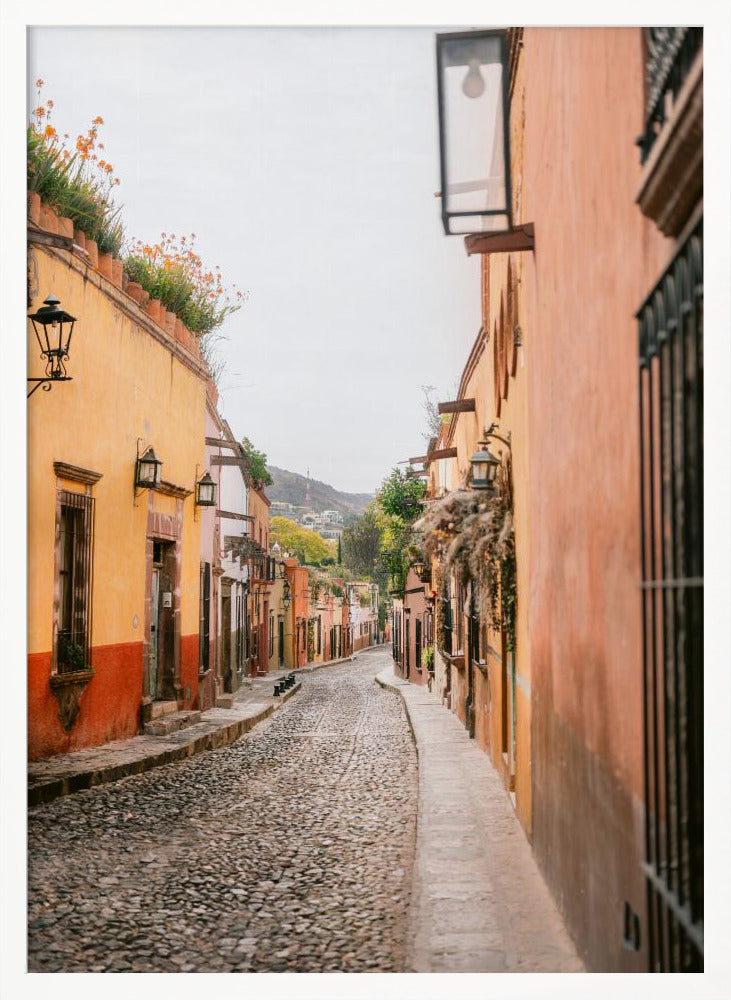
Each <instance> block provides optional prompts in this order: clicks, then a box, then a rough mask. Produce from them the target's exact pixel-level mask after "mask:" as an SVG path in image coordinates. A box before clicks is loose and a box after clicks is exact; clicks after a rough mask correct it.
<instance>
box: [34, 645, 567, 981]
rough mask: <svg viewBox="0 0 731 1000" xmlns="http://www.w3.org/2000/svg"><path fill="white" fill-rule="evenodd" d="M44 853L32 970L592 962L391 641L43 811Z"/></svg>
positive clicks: (471, 759) (485, 968)
mask: <svg viewBox="0 0 731 1000" xmlns="http://www.w3.org/2000/svg"><path fill="white" fill-rule="evenodd" d="M376 682H377V683H376ZM412 733H413V738H412ZM417 757H418V761H419V766H418V767H417ZM417 787H418V794H417ZM417 816H418V822H417ZM417 827H418V834H417ZM29 861H30V865H29V868H30V872H31V882H30V887H29V899H30V914H29V917H30V922H29V927H30V940H29V952H30V968H31V970H32V971H38V972H48V971H57V972H61V971H63V972H74V971H80V970H82V969H84V970H89V971H92V972H114V971H116V972H125V971H132V972H195V971H220V972H226V971H235V972H248V971H251V972H285V971H297V972H308V971H309V972H321V971H322V972H326V971H331V972H336V971H338V972H358V971H359V972H405V971H407V972H408V971H417V972H418V971H433V972H440V971H441V972H443V971H465V972H494V971H544V972H557V971H581V970H582V969H583V965H582V963H581V961H580V960H579V958H578V957H577V955H576V952H575V950H574V948H573V945H572V944H571V941H570V939H569V938H568V936H567V934H566V932H565V929H564V927H563V924H562V921H561V918H560V916H559V913H558V911H557V909H556V908H555V906H554V904H553V903H552V901H551V899H550V896H549V894H548V890H547V889H546V886H545V884H544V882H543V880H542V878H541V876H540V874H539V872H538V869H537V866H536V864H535V861H534V860H533V858H532V856H531V852H530V848H529V845H528V842H527V840H526V839H525V837H524V835H523V833H522V830H521V829H520V825H519V823H518V820H517V818H516V817H515V815H514V813H513V810H512V808H511V806H510V802H509V799H508V797H507V795H506V793H505V791H504V789H503V788H502V786H501V783H500V781H499V779H498V777H497V775H496V774H495V773H494V771H493V768H492V766H491V765H490V763H489V762H488V760H487V759H486V758H485V757H484V755H482V754H481V753H480V751H479V750H478V749H477V748H476V747H475V746H474V743H473V742H472V741H471V740H470V739H469V737H468V735H467V734H466V732H465V731H464V729H463V727H461V726H460V724H459V723H458V721H457V720H456V719H455V718H454V716H453V715H452V714H451V713H450V712H448V711H446V710H445V709H444V707H443V706H441V705H440V704H439V703H438V701H437V700H436V697H435V696H433V695H430V694H427V692H426V691H425V690H424V689H421V688H419V687H414V686H412V685H408V684H404V682H402V681H400V680H399V679H398V678H397V677H396V675H395V674H394V673H393V665H392V659H391V656H390V650H388V649H383V648H381V649H373V650H369V651H368V652H365V653H362V654H360V655H359V657H358V658H357V659H356V660H355V661H354V662H352V663H347V664H339V665H338V666H336V667H332V668H328V669H326V670H324V671H318V672H316V673H314V674H311V675H309V676H308V677H307V678H306V679H304V682H303V685H302V690H301V691H299V692H298V693H297V696H296V697H295V698H294V699H293V700H292V701H291V702H289V703H288V704H287V705H285V706H284V707H283V708H282V710H281V711H280V712H279V713H278V714H277V715H276V716H275V717H273V718H270V719H269V720H267V721H266V722H264V723H263V724H261V725H260V726H258V727H256V728H255V729H254V730H253V731H252V732H250V733H248V734H247V735H246V736H245V737H244V738H243V739H241V740H239V741H238V742H237V743H235V744H234V745H232V746H230V747H227V748H225V749H220V750H216V751H212V752H210V753H202V754H199V755H198V756H196V757H195V758H193V759H192V760H189V761H184V762H178V763H174V764H169V765H166V766H164V767H162V768H158V769H156V770H154V771H152V772H148V773H146V774H142V775H137V776H134V777H129V778H125V779H123V780H121V781H118V782H116V783H112V784H110V785H104V786H102V787H97V788H92V789H88V790H84V791H82V792H79V793H78V794H75V795H70V796H66V797H65V798H62V799H61V800H59V801H56V802H54V803H50V804H48V805H43V806H39V807H36V808H35V809H31V810H30V814H29ZM69 925H73V926H74V928H75V929H76V933H74V935H72V936H70V935H69V934H68V927H69Z"/></svg>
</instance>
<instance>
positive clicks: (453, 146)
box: [437, 28, 533, 253]
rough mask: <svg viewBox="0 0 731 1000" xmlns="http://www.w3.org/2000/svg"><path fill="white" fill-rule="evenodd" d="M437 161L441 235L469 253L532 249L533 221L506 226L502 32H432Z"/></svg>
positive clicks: (506, 79) (506, 95) (506, 89)
mask: <svg viewBox="0 0 731 1000" xmlns="http://www.w3.org/2000/svg"><path fill="white" fill-rule="evenodd" d="M437 93H438V104H439V165H440V171H441V199H442V223H443V225H444V232H445V233H446V235H447V236H455V235H463V236H468V239H467V240H466V241H465V242H466V244H467V252H468V253H488V252H490V251H494V252H496V251H505V250H528V249H532V248H533V224H532V223H528V224H526V225H521V226H518V227H517V229H514V228H513V219H512V207H511V206H512V200H511V190H510V177H511V174H510V121H509V112H510V60H509V52H508V38H507V31H506V30H505V29H504V28H500V29H491V30H486V31H457V32H450V33H449V34H444V35H437Z"/></svg>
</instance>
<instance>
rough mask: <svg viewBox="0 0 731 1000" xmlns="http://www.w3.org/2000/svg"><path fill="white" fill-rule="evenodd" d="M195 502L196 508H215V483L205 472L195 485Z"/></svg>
mask: <svg viewBox="0 0 731 1000" xmlns="http://www.w3.org/2000/svg"><path fill="white" fill-rule="evenodd" d="M195 502H196V506H198V507H215V506H216V483H215V481H214V480H213V479H212V478H211V474H210V472H206V473H205V474H204V475H203V476H201V478H200V479H199V480H198V482H197V483H196V484H195Z"/></svg>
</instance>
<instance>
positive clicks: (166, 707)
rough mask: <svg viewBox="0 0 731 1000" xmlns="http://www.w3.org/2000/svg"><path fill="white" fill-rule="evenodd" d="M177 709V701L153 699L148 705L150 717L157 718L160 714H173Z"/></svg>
mask: <svg viewBox="0 0 731 1000" xmlns="http://www.w3.org/2000/svg"><path fill="white" fill-rule="evenodd" d="M177 711H178V703H177V701H153V703H152V705H151V706H150V718H151V719H159V718H160V716H162V715H173V714H174V713H175V712H177Z"/></svg>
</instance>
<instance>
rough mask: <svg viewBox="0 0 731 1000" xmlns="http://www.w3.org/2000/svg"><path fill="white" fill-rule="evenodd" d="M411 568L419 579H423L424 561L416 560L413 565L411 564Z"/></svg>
mask: <svg viewBox="0 0 731 1000" xmlns="http://www.w3.org/2000/svg"><path fill="white" fill-rule="evenodd" d="M411 568H412V569H413V571H414V572H415V573H416V575H417V576H418V577H419V579H421V578H422V576H423V575H424V560H423V559H415V560H414V562H412V564H411Z"/></svg>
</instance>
